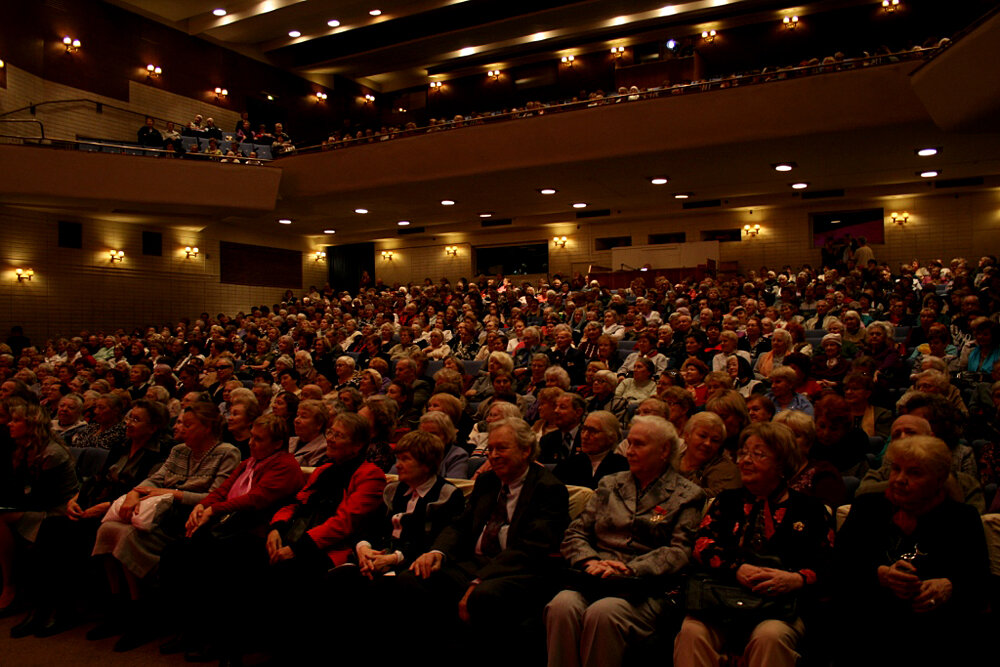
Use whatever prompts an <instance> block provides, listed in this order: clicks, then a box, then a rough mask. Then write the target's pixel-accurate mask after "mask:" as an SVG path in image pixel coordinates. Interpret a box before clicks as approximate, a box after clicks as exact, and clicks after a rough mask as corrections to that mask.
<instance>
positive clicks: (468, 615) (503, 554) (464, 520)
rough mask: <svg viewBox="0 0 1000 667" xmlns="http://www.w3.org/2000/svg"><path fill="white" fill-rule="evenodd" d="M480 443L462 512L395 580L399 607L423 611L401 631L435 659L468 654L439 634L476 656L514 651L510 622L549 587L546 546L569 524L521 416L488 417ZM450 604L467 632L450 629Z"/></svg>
mask: <svg viewBox="0 0 1000 667" xmlns="http://www.w3.org/2000/svg"><path fill="white" fill-rule="evenodd" d="M487 447H488V450H487V451H488V454H487V456H488V458H489V461H490V465H491V468H492V469H491V470H490V471H489V472H487V473H484V474H482V475H480V476H479V477H478V478H477V480H476V486H475V488H474V489H473V491H472V495H471V497H470V498H469V502H468V504H467V506H466V509H465V511H464V512H463V513H462V514H461V515H460V516H459V517H458V518H457V519H456V520H455V521H454V522H453V523H452V524H451V525H450V526H448V527H446V528H445V529H444V530H443V531H441V534H440V535H439V536H438V538H437V539H436V540H435V542H434V546H433V548H432V549H431V551H428V552H427V553H425V554H423V555H421V556H420V557H419V558H417V559H416V561H414V563H413V566H412V567H411V568H410V569H411V572H410V573H407V574H405V575H403V576H401V577H398V578H397V579H398V580H399V581H398V584H399V585H398V587H397V592H398V593H399V594H400V597H401V598H403V599H401V600H400V602H401V605H400V606H399V608H401V609H411V608H416V609H423V610H424V611H423V612H422V613H420V614H417V615H414V616H415V617H410V618H409V620H410V621H411V622H412V625H410V627H408V628H407V630H408V631H409V632H414V633H417V635H416V636H419V637H420V642H419V643H421V644H424V645H426V646H428V647H434V648H433V651H434V655H436V656H438V657H439V658H440V656H441V654H442V653H449V654H451V655H453V656H463V657H464V658H467V657H468V653H466V652H465V650H464V649H462V648H457V649H456V648H455V647H452V646H449V645H447V643H446V642H447V640H449V639H451V640H472V641H473V642H478V646H479V648H480V649H483V648H487V647H488V651H485V652H486V653H489V656H486V655H482V652H480V653H477V657H480V658H483V660H480V662H483V661H485V662H488V663H493V662H494V660H500V658H499V656H500V655H501V654H504V655H507V656H508V657H509V656H512V655H516V653H515V651H516V650H517V649H515V648H514V647H515V646H519V642H518V637H519V636H520V633H518V632H516V629H517V628H518V627H519V626H520V625H522V624H523V622H524V621H526V620H533V619H535V617H536V616H537V614H536V612H540V611H541V608H542V606H544V604H545V603H546V602H547V601H548V599H550V598H551V596H552V595H553V593H554V590H553V584H552V582H553V577H551V576H546V575H547V574H549V573H550V571H551V569H552V568H553V566H554V565H555V564H557V563H558V562H559V560H558V557H557V556H556V554H558V551H559V543H560V541H561V540H562V537H563V533H564V532H565V530H566V526H567V525H568V523H569V494H568V492H567V490H566V487H565V485H563V483H562V482H560V481H559V480H558V479H556V478H555V477H554V476H553V475H552V474H551V473H550V472H548V470H546V469H545V468H544V467H543V466H540V465H537V464H536V463H535V462H534V460H535V442H534V438H533V434H532V431H531V428H530V427H529V426H528V424H527V423H526V422H524V420H521V419H517V418H510V419H504V420H501V421H498V422H495V423H494V424H493V425H492V426H491V427H490V435H489V444H488V445H487ZM456 603H457V605H456ZM411 605H413V606H411ZM428 606H430V608H428ZM456 612H457V616H458V618H459V619H461V620H462V621H464V622H466V623H468V624H470V625H471V627H472V629H473V632H472V633H471V635H470V633H468V632H467V631H463V630H461V629H460V628H455V627H454V620H455V616H456ZM505 629H509V630H510V632H504V630H505ZM496 637H503V641H501V642H497V641H495V638H496ZM486 638H493V639H486ZM484 642H485V643H484ZM407 645H408V646H414V644H407ZM453 651H457V652H453ZM507 664H510V663H509V662H508V663H507Z"/></svg>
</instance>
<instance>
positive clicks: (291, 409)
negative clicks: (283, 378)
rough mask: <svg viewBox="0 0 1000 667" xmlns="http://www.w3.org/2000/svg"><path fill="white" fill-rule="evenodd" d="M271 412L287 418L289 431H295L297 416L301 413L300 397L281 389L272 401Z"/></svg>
mask: <svg viewBox="0 0 1000 667" xmlns="http://www.w3.org/2000/svg"><path fill="white" fill-rule="evenodd" d="M271 413H272V414H275V415H278V416H279V417H281V418H282V419H284V420H285V425H286V426H287V427H288V432H289V433H294V432H295V417H296V416H297V415H298V414H299V397H298V396H296V395H295V394H292V393H290V392H287V391H281V392H279V393H278V395H277V396H275V397H274V400H273V401H272V402H271Z"/></svg>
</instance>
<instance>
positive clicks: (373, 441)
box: [327, 394, 399, 472]
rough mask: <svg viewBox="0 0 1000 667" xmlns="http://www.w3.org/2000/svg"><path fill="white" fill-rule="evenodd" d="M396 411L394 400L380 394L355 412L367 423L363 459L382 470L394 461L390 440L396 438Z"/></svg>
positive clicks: (397, 407) (385, 469)
mask: <svg viewBox="0 0 1000 667" xmlns="http://www.w3.org/2000/svg"><path fill="white" fill-rule="evenodd" d="M398 412H399V405H398V404H397V403H396V401H394V400H392V399H391V398H389V397H387V396H383V395H381V394H378V395H375V396H372V397H371V398H369V399H368V400H367V401H365V402H364V405H362V406H361V408H359V409H358V412H357V414H358V415H360V416H362V417H364V418H365V420H366V421H367V422H368V424H369V435H368V438H367V439H366V443H367V447H366V448H365V460H366V461H368V462H369V463H374V464H375V465H376V466H378V468H379V469H380V470H382V472H387V471H388V470H389V468H391V467H392V463H393V461H394V457H393V455H392V442H393V441H394V440H396V439H397V438H396V427H397V424H398V422H397V419H396V417H397V414H398ZM329 438H330V434H329V431H327V440H329ZM328 444H329V443H328Z"/></svg>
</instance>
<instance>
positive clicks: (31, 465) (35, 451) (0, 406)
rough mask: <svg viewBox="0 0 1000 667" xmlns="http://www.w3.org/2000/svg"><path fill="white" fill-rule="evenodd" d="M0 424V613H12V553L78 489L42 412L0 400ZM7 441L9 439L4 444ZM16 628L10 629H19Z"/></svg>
mask: <svg viewBox="0 0 1000 667" xmlns="http://www.w3.org/2000/svg"><path fill="white" fill-rule="evenodd" d="M0 424H2V425H3V426H5V428H4V429H3V430H4V431H5V433H4V434H3V435H4V436H5V437H4V438H3V441H4V442H3V443H2V445H0V451H2V453H3V455H4V457H5V458H6V460H5V461H3V462H2V463H0V482H3V484H2V485H0V506H2V507H3V509H2V510H0V575H2V579H3V589H2V590H0V614H2V615H4V616H6V615H10V614H11V613H14V612H16V611H18V607H17V604H18V603H19V602H21V600H22V599H23V598H22V599H19V598H18V585H19V584H20V583H22V582H21V581H20V579H21V576H20V572H19V568H20V567H23V564H22V563H21V562H20V561H21V560H22V559H23V554H18V551H19V550H20V549H22V548H23V547H24V545H25V543H27V544H31V543H33V542H35V539H36V537H37V535H38V530H39V527H40V526H41V525H42V523H43V522H44V521H45V520H46V519H47V518H48V517H55V516H64V515H66V514H67V513H68V511H69V509H68V507H67V505H68V503H69V502H70V500H71V499H72V498H74V494H75V493H76V492H77V489H78V488H79V484H78V482H77V478H76V471H75V468H74V466H73V458H72V457H71V456H70V453H69V451H68V450H67V449H66V447H65V446H64V445H63V444H62V443H61V442H60V441H59V439H58V437H57V436H54V435H53V433H52V426H51V420H50V419H49V415H48V412H46V410H45V408H43V407H42V406H40V405H39V404H38V403H37V402H36V403H28V402H27V401H25V400H24V399H23V398H21V397H20V396H5V397H3V398H2V399H0ZM8 438H9V441H8ZM21 625H23V622H22V624H19V625H18V626H15V627H20V626H21Z"/></svg>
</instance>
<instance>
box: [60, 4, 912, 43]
mask: <svg viewBox="0 0 1000 667" xmlns="http://www.w3.org/2000/svg"><path fill="white" fill-rule="evenodd" d="M897 9H899V0H882V11H883V12H885V13H886V14H892V13H893V12H895V11H896V10H897ZM63 41H65V40H63Z"/></svg>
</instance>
